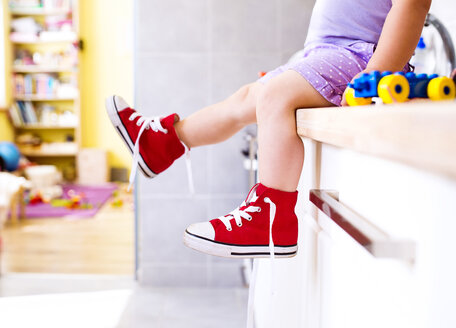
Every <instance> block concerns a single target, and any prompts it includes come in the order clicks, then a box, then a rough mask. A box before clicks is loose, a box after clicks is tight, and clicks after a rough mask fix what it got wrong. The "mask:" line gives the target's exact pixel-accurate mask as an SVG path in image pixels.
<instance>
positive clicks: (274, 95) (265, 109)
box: [256, 81, 293, 116]
mask: <svg viewBox="0 0 456 328" xmlns="http://www.w3.org/2000/svg"><path fill="white" fill-rule="evenodd" d="M271 82H272V81H271ZM292 107H293V101H292V99H290V97H288V94H287V93H286V92H283V86H282V85H280V86H278V85H276V84H275V83H267V84H265V85H264V87H263V88H262V89H261V91H260V92H259V93H258V96H257V101H256V113H257V116H258V115H270V114H279V115H280V113H282V112H283V111H286V112H288V111H289V110H291V108H292Z"/></svg>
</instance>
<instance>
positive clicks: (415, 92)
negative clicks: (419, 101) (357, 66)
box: [346, 71, 456, 106]
mask: <svg viewBox="0 0 456 328" xmlns="http://www.w3.org/2000/svg"><path fill="white" fill-rule="evenodd" d="M348 88H349V89H348V90H347V94H346V99H347V103H348V105H350V106H361V105H369V104H371V103H372V98H373V97H380V98H381V100H382V101H383V103H385V104H391V103H396V102H399V103H400V102H405V101H407V100H408V99H413V98H429V99H431V100H435V101H437V100H451V99H454V98H455V97H456V86H455V83H454V82H453V80H452V79H450V78H448V77H445V76H441V77H439V76H438V75H437V74H432V75H427V74H418V75H417V74H415V73H412V72H410V73H403V72H398V73H394V74H393V73H392V72H383V73H380V72H379V71H373V72H371V73H364V74H363V75H361V76H360V77H358V78H357V79H355V80H354V81H353V83H350V84H349V85H348Z"/></svg>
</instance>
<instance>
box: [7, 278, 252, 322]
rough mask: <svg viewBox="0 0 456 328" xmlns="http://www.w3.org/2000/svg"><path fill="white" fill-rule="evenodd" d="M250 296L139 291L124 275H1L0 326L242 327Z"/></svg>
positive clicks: (206, 291)
mask: <svg viewBox="0 0 456 328" xmlns="http://www.w3.org/2000/svg"><path fill="white" fill-rule="evenodd" d="M247 294H248V291H247V290H246V289H241V288H239V289H191V288H148V287H141V286H138V285H137V284H136V283H135V282H134V281H133V280H132V278H130V277H123V276H102V275H46V274H12V275H6V276H2V277H0V313H3V314H5V313H7V315H2V316H0V327H8V328H28V327H31V326H30V323H31V322H32V323H33V325H32V326H33V327H35V328H41V327H43V328H44V327H46V328H53V327H56V328H57V327H59V328H61V327H66V328H72V327H84V328H92V327H93V328H130V327H131V328H143V327H151V328H175V327H176V328H177V327H179V328H196V327H198V328H239V327H244V326H245V322H246V310H247ZM24 314H26V315H24ZM69 317H70V318H72V319H71V320H68V318H69Z"/></svg>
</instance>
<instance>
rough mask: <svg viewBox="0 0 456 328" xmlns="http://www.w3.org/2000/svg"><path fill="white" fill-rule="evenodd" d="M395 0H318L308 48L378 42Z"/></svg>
mask: <svg viewBox="0 0 456 328" xmlns="http://www.w3.org/2000/svg"><path fill="white" fill-rule="evenodd" d="M391 6H392V3H391V0H317V1H316V4H315V7H314V9H313V13H312V19H311V21H310V26H309V33H308V36H307V40H306V45H308V44H311V43H316V42H317V43H318V42H329V43H333V44H337V45H342V46H345V45H349V44H351V43H353V42H354V41H365V42H369V43H374V44H377V43H378V39H379V38H380V33H381V32H382V28H383V24H384V23H385V19H386V16H387V15H388V12H389V11H390V9H391Z"/></svg>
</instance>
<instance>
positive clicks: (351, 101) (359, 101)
mask: <svg viewBox="0 0 456 328" xmlns="http://www.w3.org/2000/svg"><path fill="white" fill-rule="evenodd" d="M345 100H346V101H347V104H348V106H365V105H370V104H372V98H357V97H355V89H353V88H347V93H346V94H345Z"/></svg>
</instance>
